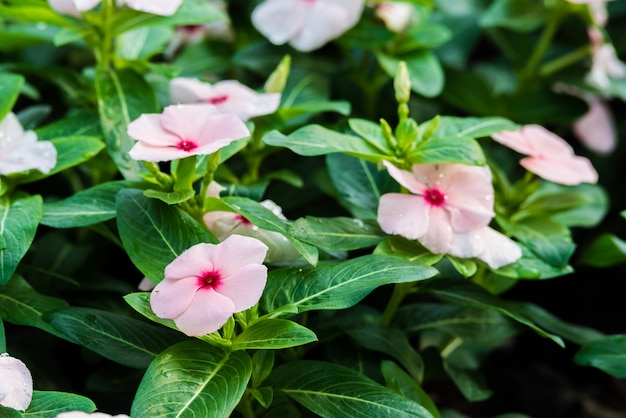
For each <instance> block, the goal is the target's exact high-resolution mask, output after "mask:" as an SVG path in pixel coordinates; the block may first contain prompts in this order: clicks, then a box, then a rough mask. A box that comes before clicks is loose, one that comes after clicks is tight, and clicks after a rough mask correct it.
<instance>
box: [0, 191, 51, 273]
mask: <svg viewBox="0 0 626 418" xmlns="http://www.w3.org/2000/svg"><path fill="white" fill-rule="evenodd" d="M42 206H43V202H42V200H41V196H27V195H24V194H16V195H15V196H13V198H11V197H9V196H6V195H5V196H1V197H0V244H2V245H0V285H4V284H6V283H7V282H8V281H9V280H10V279H11V276H13V273H14V272H15V269H16V268H17V265H18V264H19V262H20V260H21V259H22V257H24V255H25V254H26V252H27V251H28V249H29V248H30V246H31V244H32V242H33V239H34V238H35V233H36V232H37V225H39V221H40V220H41V217H42V214H43V210H42Z"/></svg>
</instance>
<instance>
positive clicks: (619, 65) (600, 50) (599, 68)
mask: <svg viewBox="0 0 626 418" xmlns="http://www.w3.org/2000/svg"><path fill="white" fill-rule="evenodd" d="M588 34H589V40H590V41H591V70H590V71H589V73H588V74H587V76H586V77H585V82H586V83H587V84H588V85H590V86H592V87H595V88H597V89H600V90H603V89H606V88H608V87H609V86H610V85H611V80H612V79H621V78H624V77H626V64H624V62H622V61H621V60H620V59H619V58H618V57H617V53H616V52H615V48H614V47H613V45H612V44H611V43H610V42H607V41H606V39H605V38H604V35H603V34H602V32H601V31H600V30H599V29H597V28H595V27H591V28H589V30H588Z"/></svg>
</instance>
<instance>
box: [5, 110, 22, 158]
mask: <svg viewBox="0 0 626 418" xmlns="http://www.w3.org/2000/svg"><path fill="white" fill-rule="evenodd" d="M22 135H24V128H22V124H21V123H20V121H19V119H18V118H17V116H16V115H15V113H13V112H9V113H7V114H6V115H5V116H4V118H3V119H2V120H0V148H1V149H3V150H5V149H6V148H5V147H6V146H7V145H9V143H10V142H11V141H12V140H14V139H15V138H20V137H21V136H22Z"/></svg>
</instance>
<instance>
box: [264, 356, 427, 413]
mask: <svg viewBox="0 0 626 418" xmlns="http://www.w3.org/2000/svg"><path fill="white" fill-rule="evenodd" d="M267 382H268V385H270V386H272V387H273V388H274V390H275V391H280V392H283V393H285V394H286V395H288V396H289V397H290V398H292V399H293V400H295V401H296V402H298V403H299V404H301V405H302V406H304V407H305V408H307V409H308V410H310V411H312V412H313V413H314V414H316V415H318V416H320V417H324V418H336V417H341V416H346V414H347V413H348V414H349V416H350V417H351V418H372V417H376V418H384V417H389V418H408V417H420V418H432V414H431V413H430V412H428V411H427V410H426V409H425V408H424V407H423V406H421V405H420V404H418V403H416V402H414V401H411V400H409V399H407V398H405V397H404V396H401V395H398V394H397V393H396V392H394V391H392V390H391V389H387V388H386V387H384V386H381V385H379V384H378V383H376V382H374V381H373V380H371V379H369V378H367V377H365V376H364V375H363V374H361V373H359V372H357V371H355V370H352V369H349V368H347V367H344V366H340V365H337V364H333V363H325V362H321V361H295V362H290V363H288V364H285V365H283V366H280V367H278V368H276V369H275V370H274V372H273V373H272V374H271V375H270V377H269V378H268V380H267ZM348 411H349V412H348Z"/></svg>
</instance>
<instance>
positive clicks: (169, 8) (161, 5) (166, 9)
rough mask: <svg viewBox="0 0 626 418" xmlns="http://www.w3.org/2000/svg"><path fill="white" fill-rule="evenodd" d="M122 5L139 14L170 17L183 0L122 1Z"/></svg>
mask: <svg viewBox="0 0 626 418" xmlns="http://www.w3.org/2000/svg"><path fill="white" fill-rule="evenodd" d="M124 3H126V4H127V5H128V7H130V8H131V9H134V10H138V11H140V12H146V13H152V14H154V15H159V16H171V15H173V14H174V13H176V11H177V10H178V8H179V7H180V5H181V4H182V3H183V0H124Z"/></svg>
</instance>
